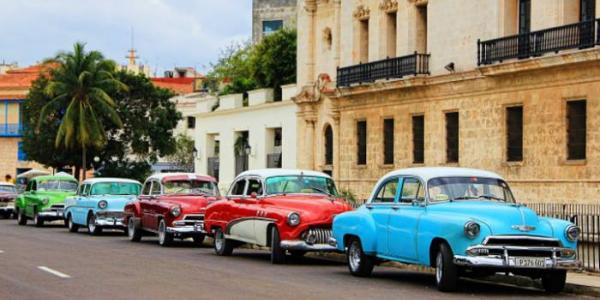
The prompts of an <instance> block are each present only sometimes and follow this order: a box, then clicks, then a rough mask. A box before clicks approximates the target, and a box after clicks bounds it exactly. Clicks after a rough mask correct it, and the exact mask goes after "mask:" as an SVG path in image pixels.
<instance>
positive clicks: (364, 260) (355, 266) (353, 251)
mask: <svg viewBox="0 0 600 300" xmlns="http://www.w3.org/2000/svg"><path fill="white" fill-rule="evenodd" d="M346 260H347V263H348V269H349V270H350V274H352V275H354V276H358V277H368V276H371V273H372V272H373V267H374V266H375V264H374V263H373V258H372V257H371V256H369V255H367V254H365V252H363V249H362V244H361V243H360V240H359V239H358V238H353V239H351V240H350V245H349V246H348V250H346Z"/></svg>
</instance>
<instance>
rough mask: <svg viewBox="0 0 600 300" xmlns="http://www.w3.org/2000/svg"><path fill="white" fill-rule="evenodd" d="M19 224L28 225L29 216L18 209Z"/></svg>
mask: <svg viewBox="0 0 600 300" xmlns="http://www.w3.org/2000/svg"><path fill="white" fill-rule="evenodd" d="M17 224H19V225H21V226H25V225H27V216H25V213H24V212H22V211H20V210H18V211H17Z"/></svg>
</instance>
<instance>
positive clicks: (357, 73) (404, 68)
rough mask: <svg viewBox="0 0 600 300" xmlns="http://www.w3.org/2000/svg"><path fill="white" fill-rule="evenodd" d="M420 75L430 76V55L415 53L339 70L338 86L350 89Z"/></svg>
mask: <svg viewBox="0 0 600 300" xmlns="http://www.w3.org/2000/svg"><path fill="white" fill-rule="evenodd" d="M418 74H429V54H419V53H417V52H415V53H414V54H411V55H406V56H402V57H394V58H387V59H384V60H379V61H374V62H370V63H366V64H358V65H354V66H349V67H343V68H338V69H337V86H338V87H349V86H351V85H352V84H362V83H370V82H375V81H376V80H390V79H397V78H402V77H404V76H409V75H418Z"/></svg>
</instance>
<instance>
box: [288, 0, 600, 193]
mask: <svg viewBox="0 0 600 300" xmlns="http://www.w3.org/2000/svg"><path fill="white" fill-rule="evenodd" d="M598 9H600V5H597V4H596V3H595V0H553V1H547V0H490V1H471V0H344V1H341V0H328V1H327V0H303V1H299V3H298V36H299V40H298V44H299V45H304V47H299V49H298V51H299V52H298V84H299V86H300V87H301V89H300V91H299V94H298V95H297V96H296V97H295V102H296V103H297V105H298V107H299V111H298V115H297V117H298V118H297V120H298V135H299V136H298V139H299V140H300V141H303V142H302V143H299V144H298V150H297V152H298V153H301V155H300V156H299V161H298V165H299V167H301V168H310V169H317V170H323V171H327V172H330V173H332V174H333V176H334V178H335V179H336V180H337V182H338V185H339V186H340V187H341V188H342V189H349V190H351V191H352V192H354V193H355V194H356V195H357V196H358V197H359V198H360V199H365V198H366V197H367V196H368V194H369V192H370V190H371V188H372V187H373V184H374V183H375V182H376V180H377V179H378V178H379V177H380V176H382V175H383V174H385V173H386V172H388V171H391V170H393V169H398V168H407V167H416V166H460V167H473V168H483V169H487V170H491V171H495V172H497V173H499V174H501V175H502V176H504V177H505V178H507V180H508V181H509V183H510V184H511V186H512V189H513V192H514V193H515V196H516V198H517V199H518V201H520V202H559V203H560V202H562V203H566V202H580V203H590V202H591V203H597V202H598V201H599V200H598V198H597V191H598V190H599V189H600V169H599V168H597V167H596V166H597V165H598V163H600V151H599V150H600V138H599V137H600V136H599V134H600V116H599V114H598V112H599V111H600V94H599V92H600V64H599V61H600V47H599V46H596V45H597V44H598V43H599V42H600V40H599V36H598V34H597V30H598V22H597V20H596V15H600V12H599V11H598Z"/></svg>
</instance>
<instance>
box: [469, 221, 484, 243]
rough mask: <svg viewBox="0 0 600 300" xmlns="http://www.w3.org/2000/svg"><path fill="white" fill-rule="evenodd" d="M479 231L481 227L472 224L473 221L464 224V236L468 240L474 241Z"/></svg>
mask: <svg viewBox="0 0 600 300" xmlns="http://www.w3.org/2000/svg"><path fill="white" fill-rule="evenodd" d="M480 231H481V227H480V226H479V224H477V223H475V222H473V221H469V222H467V223H465V235H466V236H467V237H468V238H470V239H474V238H476V237H477V236H478V235H479V232H480Z"/></svg>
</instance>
